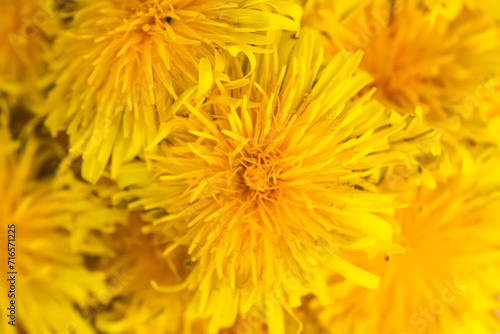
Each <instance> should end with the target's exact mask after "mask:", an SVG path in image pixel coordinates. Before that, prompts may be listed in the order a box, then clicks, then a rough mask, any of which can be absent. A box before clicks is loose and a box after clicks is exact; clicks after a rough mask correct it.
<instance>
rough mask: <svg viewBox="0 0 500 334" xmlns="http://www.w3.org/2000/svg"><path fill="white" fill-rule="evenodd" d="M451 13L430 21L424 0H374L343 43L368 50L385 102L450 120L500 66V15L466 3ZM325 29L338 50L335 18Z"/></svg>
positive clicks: (471, 104)
mask: <svg viewBox="0 0 500 334" xmlns="http://www.w3.org/2000/svg"><path fill="white" fill-rule="evenodd" d="M451 2H453V1H451ZM460 8H462V7H460ZM318 15H319V14H318ZM454 16H456V17H455V18H453V19H452V20H449V19H447V18H445V17H443V16H438V17H436V18H435V20H434V21H433V20H431V14H430V12H429V10H428V9H427V8H426V7H425V6H423V5H422V3H421V2H420V1H413V0H412V1H407V2H404V1H393V2H391V1H378V0H375V1H372V2H371V3H370V4H369V5H368V6H365V7H364V9H362V10H358V12H357V14H356V15H351V17H352V19H351V20H349V21H348V22H345V26H346V27H349V28H350V29H351V31H352V34H351V36H350V38H349V36H348V38H344V39H343V46H344V48H346V49H349V50H358V49H361V50H363V51H364V52H365V56H364V58H363V61H362V62H361V65H360V67H361V68H362V69H364V70H366V71H367V72H368V73H370V74H371V75H372V76H373V77H374V87H376V88H377V93H376V95H375V96H376V97H377V98H378V99H380V100H381V101H382V102H383V103H384V104H385V105H387V106H389V107H391V108H393V109H395V110H398V111H400V112H402V113H413V112H414V111H415V109H416V108H417V107H421V108H422V109H423V112H424V116H425V117H426V119H427V120H429V121H431V122H433V124H439V126H441V127H443V128H452V127H453V126H454V125H456V122H452V121H451V120H453V119H451V118H450V116H452V115H456V116H457V117H465V118H467V117H470V115H471V114H473V113H474V112H475V111H476V110H477V109H478V107H479V103H480V102H482V100H483V99H484V96H483V95H485V89H484V87H483V86H484V85H488V84H489V83H488V81H489V79H490V78H491V76H492V75H493V74H495V73H498V69H499V68H500V27H499V25H498V22H496V20H495V19H494V18H492V17H489V16H488V15H485V14H484V12H482V11H480V10H479V9H477V10H470V9H466V7H463V9H462V10H461V11H460V12H459V13H458V14H457V15H454ZM320 29H321V30H322V31H323V33H324V34H323V35H325V36H327V37H328V36H331V37H329V38H324V39H323V41H324V42H325V43H326V44H327V46H328V47H329V49H331V50H332V51H333V52H335V50H336V49H337V48H338V44H339V43H335V42H334V41H335V40H338V39H339V38H340V37H342V36H339V34H337V30H338V27H337V24H328V22H325V24H324V25H323V28H320ZM486 93H487V92H486ZM476 95H480V96H478V98H479V102H478V101H476V100H478V98H477V97H476Z"/></svg>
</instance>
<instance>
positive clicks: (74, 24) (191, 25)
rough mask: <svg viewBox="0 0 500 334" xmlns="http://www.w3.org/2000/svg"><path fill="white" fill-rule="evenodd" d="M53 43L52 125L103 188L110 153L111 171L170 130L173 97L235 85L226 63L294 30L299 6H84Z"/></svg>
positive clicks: (149, 0) (136, 1) (236, 2)
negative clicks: (276, 32)
mask: <svg viewBox="0 0 500 334" xmlns="http://www.w3.org/2000/svg"><path fill="white" fill-rule="evenodd" d="M74 7H75V9H74V10H71V11H69V13H67V15H68V16H69V17H70V18H71V22H70V23H69V26H68V27H67V28H66V29H64V30H63V31H61V32H60V34H59V38H58V39H57V40H56V41H55V45H54V49H55V51H54V52H55V56H54V59H53V61H52V62H51V68H52V72H53V73H55V74H56V76H57V81H56V83H55V88H54V89H53V90H52V91H51V93H50V95H49V101H48V102H47V104H46V109H47V113H48V118H47V122H46V124H47V126H48V128H49V129H51V131H52V132H53V133H54V134H55V133H56V132H57V131H66V132H67V133H68V135H69V136H70V139H71V147H72V153H73V154H75V155H83V160H84V161H83V165H82V175H83V177H84V178H85V179H87V180H89V181H91V182H93V183H94V182H96V181H97V180H98V178H99V176H100V175H101V174H102V172H103V170H104V168H105V167H106V165H107V163H108V160H109V158H110V156H111V155H112V156H113V161H112V164H113V166H112V170H111V171H112V175H113V176H115V175H116V173H117V170H118V167H119V166H120V165H121V163H122V161H127V160H131V159H133V158H134V157H135V156H136V155H138V154H139V153H140V152H141V150H142V149H143V148H144V147H146V146H148V145H149V144H150V143H151V142H152V141H153V140H154V138H155V137H156V136H157V131H158V126H159V124H161V125H162V131H167V132H168V128H169V125H168V121H169V120H171V119H172V117H173V116H174V115H173V112H172V111H171V110H169V108H170V107H171V105H172V103H173V100H174V99H177V98H180V97H182V96H184V95H189V94H190V93H192V92H193V89H191V88H192V87H193V86H195V85H198V89H197V90H196V92H197V95H203V94H205V93H206V92H207V91H208V90H209V89H210V88H211V85H212V82H214V81H215V82H221V81H228V80H229V77H228V75H227V73H229V71H228V70H226V71H225V67H226V64H225V62H224V58H226V57H232V56H236V55H237V54H239V53H244V54H245V55H246V56H247V57H248V59H249V61H250V62H251V63H252V64H253V65H254V66H255V56H254V53H259V52H264V49H263V47H262V46H264V45H266V44H269V43H270V42H272V40H273V39H272V37H271V36H270V35H269V32H270V31H274V30H279V29H285V30H297V28H298V26H299V22H298V21H299V20H300V15H301V9H300V7H299V6H297V5H293V4H292V3H289V2H287V1H280V0H266V1H257V2H256V1H250V0H231V1H217V0H210V1H206V0H192V1H181V0H174V1H167V0H127V1H122V0H104V1H91V0H79V1H76V4H75V5H74Z"/></svg>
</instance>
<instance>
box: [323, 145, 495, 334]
mask: <svg viewBox="0 0 500 334" xmlns="http://www.w3.org/2000/svg"><path fill="white" fill-rule="evenodd" d="M471 154H472V155H473V156H474V162H473V167H472V168H467V169H468V171H466V172H465V171H463V172H461V173H457V174H455V175H453V176H450V177H448V178H446V179H445V180H444V181H442V182H439V183H438V185H437V187H436V189H434V190H431V189H429V188H428V187H426V186H421V187H418V189H417V191H416V192H414V193H413V194H409V196H410V198H409V199H408V200H409V202H410V206H409V207H407V208H403V209H399V210H397V212H396V215H395V221H394V226H395V230H396V232H395V242H398V243H400V244H401V245H403V246H404V247H405V248H406V252H405V254H403V255H399V254H398V255H394V256H388V257H386V256H382V255H379V256H377V257H376V258H375V259H373V260H371V261H365V260H361V261H360V262H357V263H364V265H365V266H366V268H368V270H371V271H373V272H374V273H377V274H379V275H380V276H381V277H382V282H381V285H380V289H378V290H377V291H372V290H366V289H361V288H359V287H358V286H356V285H354V284H352V283H351V282H348V281H340V280H338V279H337V280H335V281H336V282H334V283H333V284H332V285H331V293H332V296H333V297H332V298H333V301H334V302H333V303H332V305H331V306H328V307H326V308H325V310H324V311H323V312H322V315H321V316H320V319H321V320H322V322H323V324H324V325H325V326H326V328H327V329H331V330H335V332H336V333H346V334H347V333H350V334H351V333H354V334H357V333H413V332H424V331H425V332H427V333H463V332H466V333H478V334H486V333H493V332H495V331H498V330H499V329H500V321H499V319H498V318H497V316H496V314H495V312H496V309H498V308H499V307H500V304H499V302H498V300H497V298H496V296H497V295H498V291H500V284H499V281H498V280H497V279H495V277H498V275H499V272H498V271H499V268H500V238H499V235H498V234H499V228H500V211H499V208H500V205H499V204H500V178H499V175H498V173H497V172H496V171H497V170H498V165H499V163H500V155H499V152H498V150H491V149H484V150H483V149H476V152H471ZM455 162H456V163H458V161H455ZM353 258H355V256H353Z"/></svg>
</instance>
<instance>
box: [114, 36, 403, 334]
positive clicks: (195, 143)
mask: <svg viewBox="0 0 500 334" xmlns="http://www.w3.org/2000/svg"><path fill="white" fill-rule="evenodd" d="M273 51H274V53H273V54H269V55H263V56H261V58H260V59H259V67H258V68H257V71H256V73H255V74H254V75H252V76H251V77H250V82H249V83H248V84H247V85H244V86H242V87H232V88H233V89H232V90H230V89H227V90H225V89H223V87H222V89H221V91H220V93H219V95H217V94H215V93H214V94H213V95H212V96H211V99H208V100H206V101H204V100H200V101H199V102H196V103H190V102H186V103H184V108H185V110H186V112H188V113H189V118H186V119H185V121H184V124H183V125H182V126H179V128H177V130H176V134H175V135H172V136H171V137H169V138H168V140H166V141H163V142H162V143H161V144H160V148H159V152H158V154H156V155H148V156H146V158H147V159H148V164H149V165H150V167H151V168H152V171H153V174H154V175H153V178H152V180H151V181H149V182H146V184H145V185H143V184H142V183H141V182H142V181H143V180H144V179H147V177H148V175H147V172H145V173H143V172H141V171H140V164H133V165H130V166H128V167H127V168H125V170H124V173H123V174H122V175H121V176H120V177H119V178H118V181H119V183H120V185H121V186H122V187H130V186H132V185H133V184H134V183H135V184H136V185H138V186H139V187H138V188H134V187H132V189H130V190H129V191H127V192H125V193H124V194H121V195H120V196H117V198H122V197H126V198H129V199H132V200H133V199H135V200H134V201H133V202H132V203H131V205H130V207H131V208H143V209H145V210H148V214H147V219H148V220H151V221H154V224H156V225H158V226H159V227H161V229H162V231H163V232H164V233H169V235H172V234H174V235H177V236H176V237H175V238H173V241H172V242H171V243H170V245H169V246H168V247H167V248H166V250H165V254H168V253H170V252H171V251H173V250H174V249H176V248H177V247H179V246H181V245H182V246H186V247H188V252H189V256H190V259H191V261H192V262H194V263H195V266H194V267H193V271H192V273H191V274H190V275H189V277H188V278H187V280H186V281H185V282H184V283H183V284H180V285H178V286H176V287H161V286H160V287H159V289H160V290H161V291H172V290H175V289H184V288H186V287H187V288H189V289H190V290H194V291H195V292H196V294H195V297H194V299H193V301H192V303H191V304H190V306H189V308H188V310H187V313H186V316H187V317H188V318H193V319H196V318H210V319H211V324H210V328H209V332H210V333H214V332H216V331H217V330H218V329H219V328H228V327H231V326H232V325H233V324H234V322H235V320H236V318H237V316H238V315H240V316H241V317H243V318H245V317H246V316H248V312H249V311H250V309H251V307H252V305H254V304H255V303H256V302H266V301H267V300H271V302H272V303H274V304H275V305H276V307H275V308H274V311H273V312H272V314H267V317H268V319H267V320H268V323H269V330H270V332H271V333H284V331H285V329H284V328H283V316H284V314H283V313H285V311H286V312H289V313H291V308H293V307H298V306H299V305H300V297H301V296H302V295H304V294H305V293H306V292H310V291H313V292H314V293H317V294H321V293H323V289H324V285H323V283H321V282H322V281H321V279H318V280H315V279H314V278H313V277H315V275H319V274H320V270H319V269H320V268H323V269H324V268H328V270H334V271H336V272H339V273H341V274H342V275H343V276H345V277H347V278H348V279H350V280H353V281H355V282H356V283H359V284H361V285H363V286H366V287H370V288H375V287H377V285H378V278H377V277H376V276H373V275H371V274H369V273H367V272H364V271H362V270H361V269H359V268H357V267H355V266H353V265H352V264H350V263H349V262H347V261H345V260H344V259H343V258H342V257H341V256H340V255H339V251H338V249H339V247H344V246H345V247H348V246H351V247H354V248H362V249H367V251H368V252H370V253H372V252H373V253H376V251H377V250H378V249H379V248H383V249H386V250H389V251H400V248H398V247H395V246H393V245H392V244H390V243H389V242H388V240H390V239H391V236H392V230H391V227H390V225H389V224H388V223H387V222H386V221H385V220H384V219H383V218H381V217H380V216H378V215H377V213H381V212H385V213H387V212H390V210H391V209H392V208H394V207H395V203H394V201H393V196H392V195H387V194H381V193H379V192H378V191H377V187H376V186H375V185H374V184H373V183H370V182H368V181H367V180H366V178H365V177H368V176H370V175H373V174H375V173H378V172H379V171H380V170H381V168H382V167H384V166H387V165H390V164H391V162H393V161H396V160H397V158H398V154H397V152H393V151H391V150H390V145H389V141H391V140H392V137H397V136H398V135H400V134H401V133H403V132H404V128H405V126H406V123H405V122H404V120H403V119H402V117H401V116H399V115H398V114H396V113H392V112H390V111H387V110H385V109H384V108H383V107H382V106H381V104H380V103H378V102H376V101H372V100H371V99H370V94H368V95H365V96H363V97H360V98H358V99H355V100H353V98H354V97H355V96H356V94H358V93H359V91H360V90H361V89H362V88H363V87H364V86H366V85H367V84H369V83H370V81H371V79H370V77H369V76H368V75H367V74H366V73H361V72H357V71H356V69H357V66H358V64H359V62H360V61H361V57H362V53H361V52H358V53H356V54H354V55H348V54H340V55H338V56H337V57H336V58H334V59H333V60H332V61H331V62H327V63H326V64H325V63H324V59H323V51H322V49H321V48H319V47H317V43H316V41H315V39H313V37H312V33H311V32H310V31H304V32H302V33H301V37H300V39H298V40H297V39H295V38H294V37H293V36H292V35H284V36H283V37H282V39H281V44H280V45H279V46H275V47H274V48H273ZM139 181H141V182H139ZM166 213H168V214H166ZM282 307H283V308H282Z"/></svg>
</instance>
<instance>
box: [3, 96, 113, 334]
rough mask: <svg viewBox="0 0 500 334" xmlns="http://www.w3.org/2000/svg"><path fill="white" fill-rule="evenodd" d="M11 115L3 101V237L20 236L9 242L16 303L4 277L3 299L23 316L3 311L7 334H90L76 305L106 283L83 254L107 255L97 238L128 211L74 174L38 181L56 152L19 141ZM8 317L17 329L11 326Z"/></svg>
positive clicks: (81, 304) (31, 141) (37, 143)
mask: <svg viewBox="0 0 500 334" xmlns="http://www.w3.org/2000/svg"><path fill="white" fill-rule="evenodd" d="M6 110H7V107H6V105H5V103H3V102H2V105H1V111H0V141H1V143H2V146H1V148H0V192H1V194H2V201H1V203H0V234H2V235H7V234H8V233H7V229H10V230H11V231H14V232H9V234H10V235H13V233H14V234H15V238H16V240H15V241H13V242H12V243H13V244H14V245H15V246H14V247H13V246H12V244H9V248H10V252H9V256H13V257H14V258H15V260H13V263H14V269H15V270H11V271H15V272H16V273H17V274H16V275H15V276H16V281H15V283H14V285H15V286H16V288H15V291H16V292H15V294H16V296H15V299H12V296H10V297H9V296H8V295H10V293H8V291H9V290H11V287H10V283H11V282H10V281H7V280H6V279H2V282H1V283H0V292H1V293H0V302H1V303H2V305H10V303H11V300H15V302H16V309H17V318H16V319H9V318H6V317H4V315H5V313H4V312H2V318H3V319H2V322H1V324H0V328H1V332H2V333H6V334H14V333H18V328H21V329H22V330H25V331H27V332H28V333H54V332H57V333H60V332H64V331H66V330H69V329H68V328H73V330H76V329H78V331H79V333H89V334H91V333H93V329H92V327H91V325H90V323H89V322H87V321H85V319H83V318H82V317H81V314H80V311H79V310H78V309H77V307H80V308H84V307H85V304H86V302H87V298H88V297H89V295H90V294H97V293H98V292H99V291H100V290H102V289H105V285H104V275H103V274H102V273H100V272H92V271H90V270H89V269H87V268H86V267H85V264H84V254H101V253H103V252H104V251H105V246H104V245H103V244H102V243H101V242H100V240H99V239H98V238H97V237H96V235H95V233H97V232H98V231H102V232H109V231H111V230H112V229H113V224H114V222H117V221H120V220H121V219H122V218H121V217H122V216H123V214H122V213H121V212H120V211H118V210H114V209H110V208H108V207H107V206H106V204H105V203H103V202H102V201H101V200H100V199H98V198H97V197H95V196H94V195H92V192H94V191H95V189H91V188H90V187H89V186H88V185H87V184H83V183H80V182H78V181H77V180H75V179H74V178H72V177H71V176H70V175H69V174H68V175H65V176H62V175H61V177H60V178H56V177H52V178H50V177H48V178H42V179H38V180H37V178H38V176H39V174H40V173H41V172H42V170H43V168H42V167H43V165H44V163H45V162H46V161H47V158H48V152H50V150H47V149H46V148H45V149H44V147H43V143H42V142H40V141H39V140H37V139H34V138H24V139H23V138H20V139H13V138H12V136H11V134H10V132H9V129H8V128H7V126H8V124H9V122H10V119H9V115H8V113H7V112H6ZM93 231H94V232H95V233H94V232H93ZM4 240H5V241H4ZM1 245H2V249H3V250H4V251H2V253H1V257H0V259H1V261H2V263H3V264H5V266H7V248H8V247H7V237H5V238H2V242H1ZM11 264H12V263H11ZM11 269H12V268H11ZM2 277H3V278H4V277H5V276H4V275H2ZM7 278H10V276H8V277H7ZM40 301H43V306H42V305H40ZM48 315H57V316H48ZM10 320H15V322H14V323H15V325H16V326H11V325H9V324H8V323H7V321H10Z"/></svg>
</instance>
